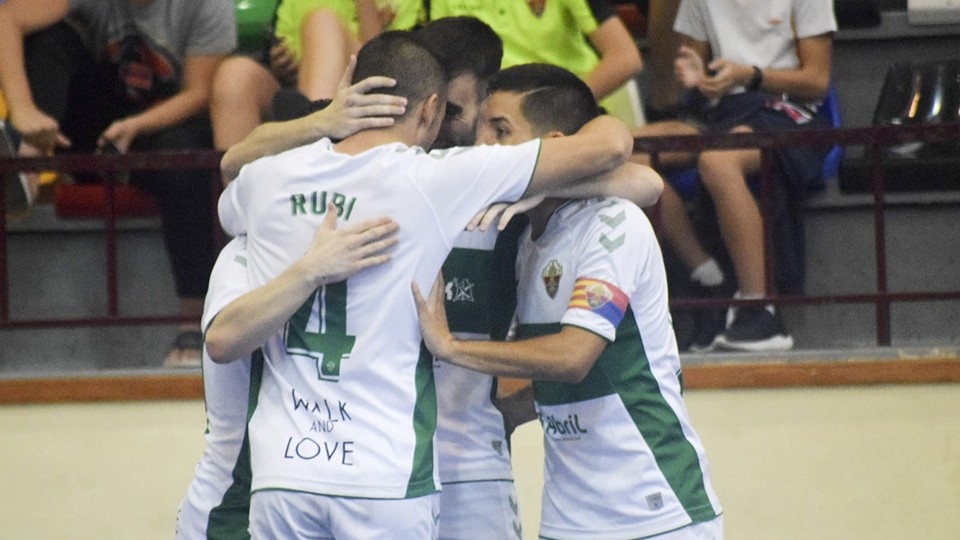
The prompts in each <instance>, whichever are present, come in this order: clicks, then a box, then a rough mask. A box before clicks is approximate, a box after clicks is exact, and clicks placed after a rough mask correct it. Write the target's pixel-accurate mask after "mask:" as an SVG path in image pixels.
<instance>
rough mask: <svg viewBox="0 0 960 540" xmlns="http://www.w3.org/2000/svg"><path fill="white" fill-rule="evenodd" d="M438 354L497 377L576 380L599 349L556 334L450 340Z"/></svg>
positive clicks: (450, 360)
mask: <svg viewBox="0 0 960 540" xmlns="http://www.w3.org/2000/svg"><path fill="white" fill-rule="evenodd" d="M601 350H602V349H601ZM438 356H439V357H440V358H441V359H443V360H444V361H447V362H449V363H451V364H454V365H457V366H460V367H464V368H467V369H472V370H474V371H479V372H482V373H488V374H490V375H495V376H498V377H518V378H527V379H536V380H542V381H558V382H570V383H575V382H579V381H581V380H582V379H583V377H585V376H586V374H587V373H588V372H589V371H590V367H591V366H592V365H593V362H594V361H595V360H596V358H597V356H599V352H596V354H594V351H593V350H591V349H590V348H587V347H580V346H574V344H573V343H570V342H569V340H564V339H558V335H553V336H544V337H539V338H533V339H524V340H520V341H509V342H493V341H471V340H458V339H450V340H448V341H447V343H446V345H445V346H444V348H443V354H440V355H438Z"/></svg>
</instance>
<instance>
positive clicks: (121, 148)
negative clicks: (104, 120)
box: [97, 116, 140, 154]
mask: <svg viewBox="0 0 960 540" xmlns="http://www.w3.org/2000/svg"><path fill="white" fill-rule="evenodd" d="M139 133H140V124H139V122H138V121H137V118H136V117H135V116H129V117H127V118H123V119H121V120H117V121H115V122H114V123H112V124H110V126H109V127H108V128H107V129H106V131H104V132H103V133H102V134H101V135H100V137H99V138H98V139H97V147H98V148H101V149H102V148H106V147H108V146H109V145H110V144H111V143H112V144H113V146H114V147H115V148H116V149H117V151H118V152H120V153H121V154H126V153H127V151H128V150H130V145H131V144H133V141H134V139H136V138H137V135H138V134H139Z"/></svg>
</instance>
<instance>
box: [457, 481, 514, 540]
mask: <svg viewBox="0 0 960 540" xmlns="http://www.w3.org/2000/svg"><path fill="white" fill-rule="evenodd" d="M518 504H519V503H518V501H517V488H516V487H515V486H514V485H513V482H510V481H504V480H498V481H490V482H457V483H450V484H443V491H442V492H441V493H440V539H441V540H487V539H489V540H519V539H520V538H521V537H522V536H523V535H522V529H521V526H520V509H519V507H518Z"/></svg>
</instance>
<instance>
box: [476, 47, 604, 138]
mask: <svg viewBox="0 0 960 540" xmlns="http://www.w3.org/2000/svg"><path fill="white" fill-rule="evenodd" d="M489 91H490V93H491V94H492V93H494V92H515V93H518V94H523V102H522V104H521V106H520V112H522V113H523V116H524V118H525V119H526V120H527V121H528V122H530V125H531V126H532V127H533V128H534V130H536V131H537V132H538V134H540V135H542V134H545V133H547V132H550V131H559V132H561V133H563V134H564V135H572V134H574V133H576V132H577V130H579V129H580V128H581V127H583V125H584V124H586V123H587V122H589V121H590V120H592V119H593V118H595V117H596V116H597V115H598V114H599V113H600V110H599V107H598V106H597V100H596V99H595V98H594V97H593V92H591V91H590V87H588V86H587V84H586V83H585V82H583V81H582V80H580V78H579V77H577V76H576V75H574V74H573V73H571V72H569V71H567V70H566V69H563V68H561V67H557V66H553V65H549V64H523V65H519V66H513V67H511V68H507V69H505V70H503V71H501V72H499V73H497V74H496V75H495V76H494V77H493V79H492V80H491V81H490V88H489Z"/></svg>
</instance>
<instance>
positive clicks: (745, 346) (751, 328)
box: [713, 306, 793, 352]
mask: <svg viewBox="0 0 960 540" xmlns="http://www.w3.org/2000/svg"><path fill="white" fill-rule="evenodd" d="M713 344H714V347H715V348H716V349H721V350H728V351H746V352H763V351H786V350H790V349H792V348H793V338H792V337H790V336H789V335H787V332H786V330H784V328H783V322H782V321H781V320H780V317H779V316H778V315H777V314H776V311H774V309H773V306H767V307H763V308H746V307H741V308H737V310H736V313H735V315H734V318H733V322H732V323H731V324H730V326H728V327H727V330H726V331H725V332H724V333H722V334H720V335H719V336H717V339H716V340H715V341H714V343H713Z"/></svg>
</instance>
